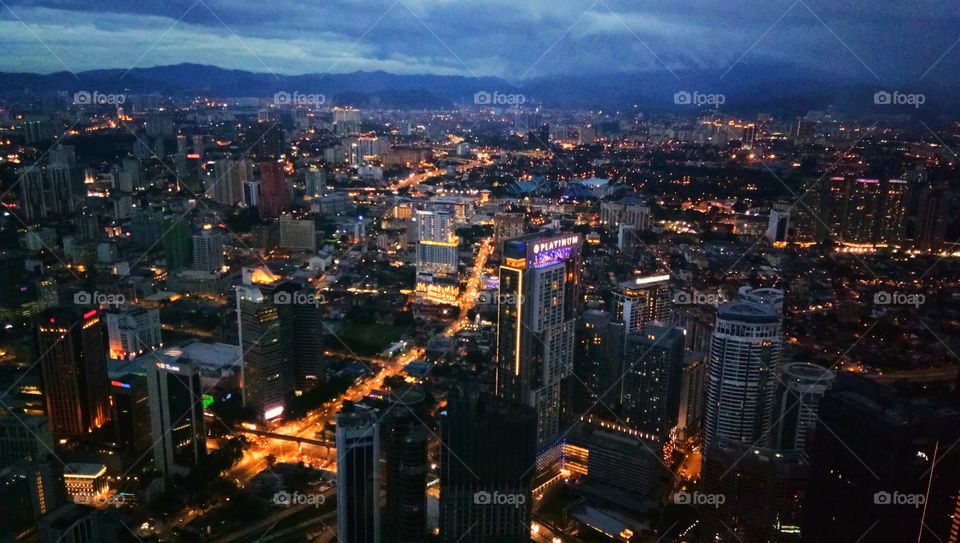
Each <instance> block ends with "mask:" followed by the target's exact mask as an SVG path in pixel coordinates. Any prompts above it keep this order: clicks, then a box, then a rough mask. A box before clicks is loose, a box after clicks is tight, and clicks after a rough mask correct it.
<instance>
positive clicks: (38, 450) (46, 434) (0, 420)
mask: <svg viewBox="0 0 960 543" xmlns="http://www.w3.org/2000/svg"><path fill="white" fill-rule="evenodd" d="M52 451H53V436H52V435H51V434H50V428H49V426H48V425H47V419H45V418H44V417H38V416H35V415H26V414H22V413H11V412H10V411H8V410H6V409H4V410H0V470H2V469H3V468H5V467H7V466H10V465H12V464H15V463H17V462H19V461H20V460H23V459H24V458H30V459H33V460H35V461H37V460H42V459H44V458H46V457H47V455H49V454H50V453H51V452H52Z"/></svg>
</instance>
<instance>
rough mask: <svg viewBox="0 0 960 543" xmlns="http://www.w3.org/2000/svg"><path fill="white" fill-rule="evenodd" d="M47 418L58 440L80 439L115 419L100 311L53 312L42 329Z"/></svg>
mask: <svg viewBox="0 0 960 543" xmlns="http://www.w3.org/2000/svg"><path fill="white" fill-rule="evenodd" d="M37 337H38V347H39V352H41V353H43V356H41V358H40V369H41V374H42V378H43V395H44V399H45V401H46V407H47V418H48V420H49V421H50V430H51V432H52V433H53V436H54V437H55V438H69V437H79V436H82V435H84V434H86V433H89V432H92V431H93V430H95V429H97V428H100V427H102V426H103V425H104V424H106V423H107V422H108V421H109V420H110V385H109V383H108V381H107V365H106V359H107V357H106V353H104V351H103V344H104V340H103V329H102V324H101V322H100V312H99V311H98V310H96V309H89V308H87V309H81V308H67V307H61V308H51V309H47V310H45V311H43V312H42V313H41V314H40V319H39V323H38V327H37Z"/></svg>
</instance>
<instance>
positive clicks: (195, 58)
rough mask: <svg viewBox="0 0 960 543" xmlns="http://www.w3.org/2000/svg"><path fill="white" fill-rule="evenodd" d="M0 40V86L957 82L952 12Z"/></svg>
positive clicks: (427, 19) (253, 5) (182, 12)
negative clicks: (808, 74)
mask: <svg viewBox="0 0 960 543" xmlns="http://www.w3.org/2000/svg"><path fill="white" fill-rule="evenodd" d="M0 36H2V37H0V44H2V48H0V50H2V53H0V71H6V72H37V73H49V72H54V71H62V70H70V71H83V70H91V69H98V68H121V69H127V68H130V67H134V66H135V67H149V66H157V65H168V64H177V63H182V62H194V63H200V64H211V65H217V66H221V67H224V68H237V69H244V70H251V71H258V72H274V73H284V74H302V73H325V72H333V73H337V72H351V71H356V70H368V71H369V70H385V71H388V72H393V73H399V74H414V73H434V74H456V75H494V76H500V77H505V78H508V79H511V80H515V81H521V80H524V79H529V78H534V77H538V76H545V75H557V74H570V73H580V74H583V73H597V74H611V73H617V72H638V71H639V72H642V71H665V70H671V71H682V70H695V69H704V68H706V69H711V70H719V71H721V72H724V71H726V70H728V69H731V67H732V69H734V70H735V69H736V68H737V67H738V66H747V65H765V64H779V65H786V66H791V67H795V68H796V69H797V70H798V71H812V72H817V71H821V72H822V71H825V72H832V73H834V74H840V75H847V74H849V75H851V76H856V77H859V78H863V79H866V80H869V79H878V80H890V79H913V80H916V79H918V78H921V77H931V78H933V77H936V78H942V77H944V76H945V75H950V74H949V72H950V70H952V69H954V68H956V67H957V66H960V44H958V40H960V3H958V2H956V0H921V1H909V0H907V1H894V0H869V1H868V0H726V1H717V0H549V1H548V0H309V1H307V0H112V1H105V0H0ZM945 72H946V74H945ZM925 74H926V75H925ZM954 75H955V74H954Z"/></svg>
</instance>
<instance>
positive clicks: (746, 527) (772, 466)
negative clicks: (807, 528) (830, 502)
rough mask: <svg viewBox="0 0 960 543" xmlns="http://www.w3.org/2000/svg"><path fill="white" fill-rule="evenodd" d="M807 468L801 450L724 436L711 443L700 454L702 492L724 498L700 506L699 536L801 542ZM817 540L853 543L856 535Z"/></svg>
mask: <svg viewBox="0 0 960 543" xmlns="http://www.w3.org/2000/svg"><path fill="white" fill-rule="evenodd" d="M809 470H810V465H809V463H808V462H807V460H806V458H805V457H804V455H803V454H802V453H801V452H800V451H778V450H775V449H767V448H758V447H751V446H750V445H749V444H743V443H737V442H734V441H728V440H721V441H720V442H718V443H714V444H712V445H711V446H710V447H708V448H707V450H706V451H705V452H704V457H703V471H702V475H701V491H702V492H703V493H704V494H705V495H707V496H723V499H722V500H718V501H717V502H716V505H707V504H705V505H702V506H701V507H700V515H701V521H702V524H703V526H702V530H701V535H702V536H703V540H704V541H714V542H717V543H767V542H777V543H787V542H796V541H800V526H801V522H802V519H803V505H804V502H805V499H804V498H805V494H806V483H807V477H808V476H809ZM720 502H722V503H720ZM834 505H836V503H835V504H834ZM820 541H850V542H851V543H852V542H853V541H855V539H850V540H848V539H840V538H837V539H834V538H832V537H830V538H827V539H822V540H820Z"/></svg>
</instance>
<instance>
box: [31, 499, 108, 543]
mask: <svg viewBox="0 0 960 543" xmlns="http://www.w3.org/2000/svg"><path fill="white" fill-rule="evenodd" d="M99 516H100V513H99V512H98V511H97V510H96V509H94V508H93V507H89V506H86V505H79V504H75V503H68V504H65V505H62V506H60V507H58V508H56V509H54V510H53V511H52V512H50V513H48V514H46V515H44V516H43V517H41V518H40V521H39V522H38V523H37V527H38V528H39V532H40V541H41V542H42V543H92V542H94V541H104V539H103V533H102V531H101V527H100V520H99Z"/></svg>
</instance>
